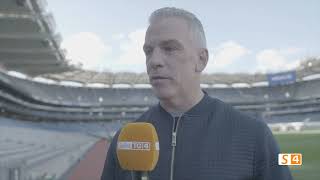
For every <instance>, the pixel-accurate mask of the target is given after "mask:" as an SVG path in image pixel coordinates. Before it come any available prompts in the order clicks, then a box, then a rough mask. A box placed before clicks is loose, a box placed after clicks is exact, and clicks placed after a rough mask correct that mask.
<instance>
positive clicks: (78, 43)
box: [61, 32, 112, 70]
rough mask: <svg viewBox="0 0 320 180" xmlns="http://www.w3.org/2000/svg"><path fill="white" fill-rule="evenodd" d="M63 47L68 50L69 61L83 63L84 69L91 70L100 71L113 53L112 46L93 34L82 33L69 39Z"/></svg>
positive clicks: (64, 42) (63, 43)
mask: <svg viewBox="0 0 320 180" xmlns="http://www.w3.org/2000/svg"><path fill="white" fill-rule="evenodd" d="M61 47H62V48H64V49H66V50H67V59H70V60H71V63H73V64H79V63H81V64H82V67H83V68H84V69H89V70H99V69H100V68H101V66H100V65H101V64H103V63H104V61H105V60H106V58H107V56H109V55H110V54H111V51H112V48H111V46H109V45H107V44H105V43H104V42H103V40H102V39H101V38H100V37H99V36H98V35H96V34H94V33H92V32H80V33H77V34H74V35H72V36H70V37H67V38H65V39H64V41H63V42H62V44H61Z"/></svg>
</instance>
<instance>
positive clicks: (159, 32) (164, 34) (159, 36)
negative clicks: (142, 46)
mask: <svg viewBox="0 0 320 180" xmlns="http://www.w3.org/2000/svg"><path fill="white" fill-rule="evenodd" d="M189 28H190V27H189V26H188V25H187V23H186V22H185V21H184V20H181V19H180V18H179V19H177V18H165V19H163V20H159V21H156V22H154V23H152V24H150V26H149V27H148V30H147V32H146V37H145V43H146V44H158V43H161V42H164V41H172V40H175V41H178V42H184V41H186V40H188V39H189V38H190V36H189V35H190V34H189V33H190V30H189Z"/></svg>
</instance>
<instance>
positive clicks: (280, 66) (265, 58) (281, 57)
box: [256, 48, 300, 73]
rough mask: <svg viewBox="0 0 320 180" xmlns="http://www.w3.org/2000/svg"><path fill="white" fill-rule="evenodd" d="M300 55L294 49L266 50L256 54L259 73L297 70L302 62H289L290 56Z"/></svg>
mask: <svg viewBox="0 0 320 180" xmlns="http://www.w3.org/2000/svg"><path fill="white" fill-rule="evenodd" d="M296 53H298V51H297V50H294V48H287V49H279V50H278V49H265V50H262V51H261V52H259V53H257V54H256V59H257V68H256V69H257V71H259V72H263V73H267V72H280V71H287V70H291V69H294V68H296V67H297V66H298V65H299V63H300V61H299V60H289V56H290V55H292V54H296Z"/></svg>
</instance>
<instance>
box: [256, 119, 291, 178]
mask: <svg viewBox="0 0 320 180" xmlns="http://www.w3.org/2000/svg"><path fill="white" fill-rule="evenodd" d="M259 123H260V124H259V126H260V127H258V128H257V133H258V134H257V143H256V146H257V147H256V153H255V170H254V177H255V178H254V179H255V180H273V179H279V180H292V176H291V172H290V170H289V168H288V166H280V165H278V154H279V153H280V149H279V146H278V144H277V142H276V140H275V138H274V136H273V135H272V132H271V130H270V129H269V127H268V126H267V125H266V124H265V123H264V122H262V121H260V122H259Z"/></svg>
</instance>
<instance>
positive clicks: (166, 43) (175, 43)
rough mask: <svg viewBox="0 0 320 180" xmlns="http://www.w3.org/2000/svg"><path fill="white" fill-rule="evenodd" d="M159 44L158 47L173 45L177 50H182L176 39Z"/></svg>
mask: <svg viewBox="0 0 320 180" xmlns="http://www.w3.org/2000/svg"><path fill="white" fill-rule="evenodd" d="M159 44H160V46H166V45H174V46H176V47H177V48H183V46H182V44H181V43H180V42H179V41H178V40H176V39H169V40H164V41H161V42H160V43H159Z"/></svg>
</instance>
